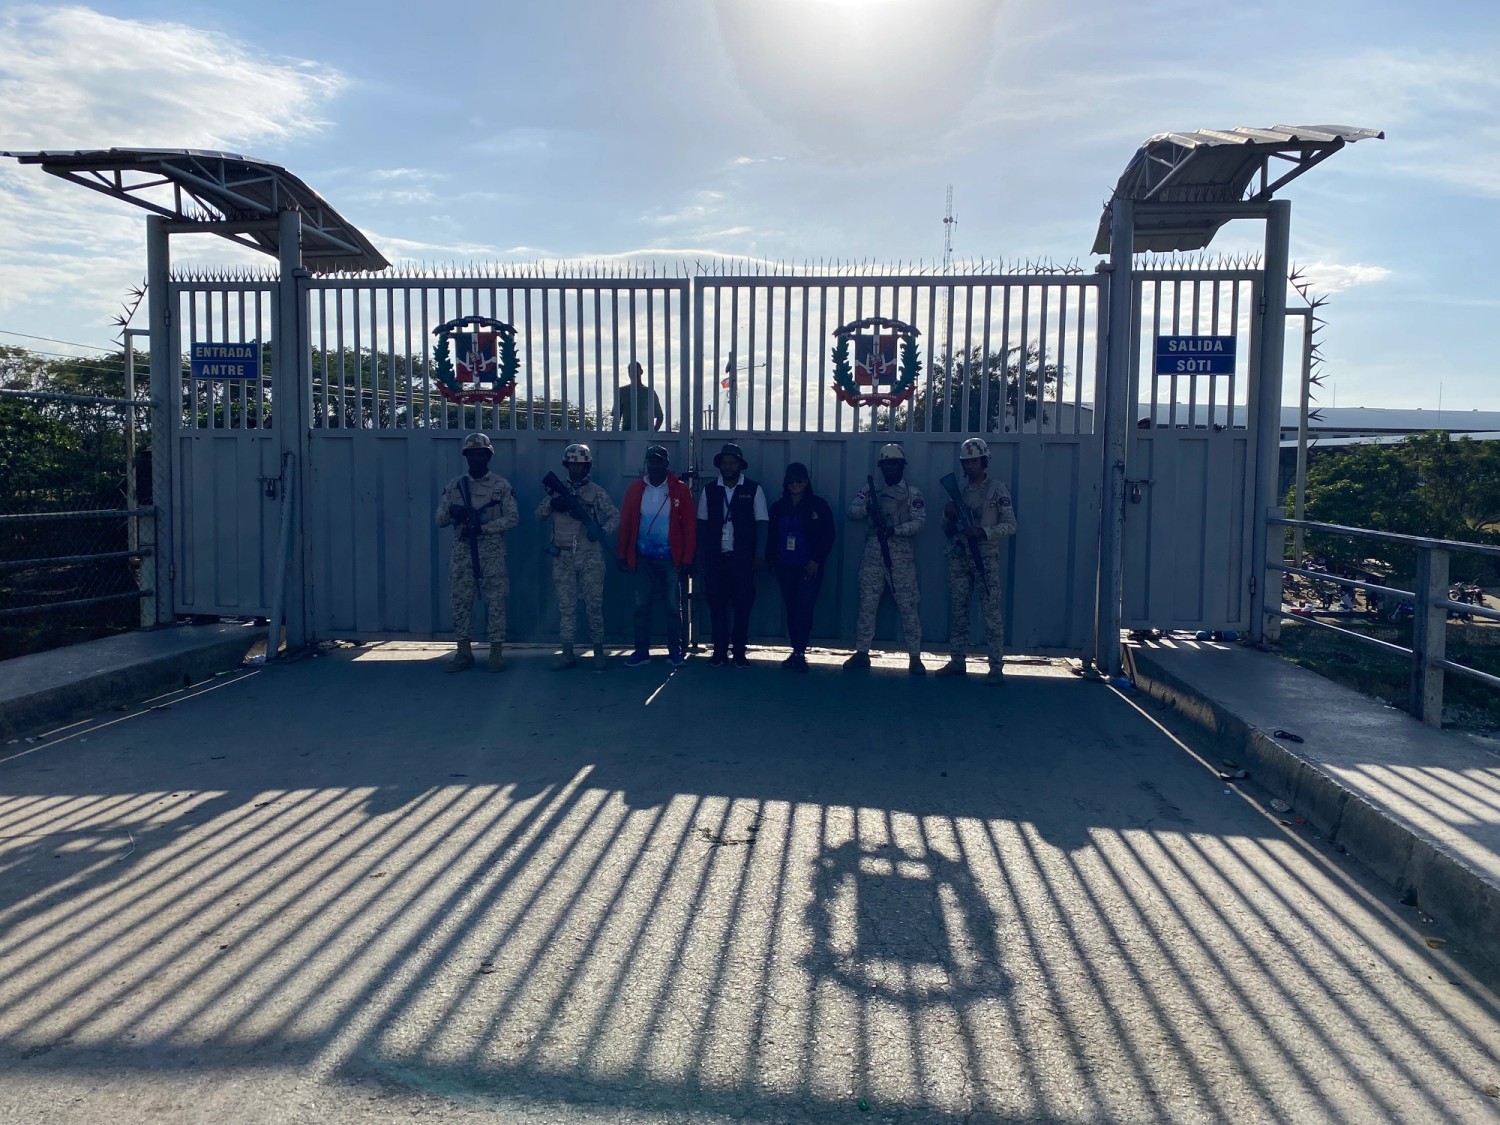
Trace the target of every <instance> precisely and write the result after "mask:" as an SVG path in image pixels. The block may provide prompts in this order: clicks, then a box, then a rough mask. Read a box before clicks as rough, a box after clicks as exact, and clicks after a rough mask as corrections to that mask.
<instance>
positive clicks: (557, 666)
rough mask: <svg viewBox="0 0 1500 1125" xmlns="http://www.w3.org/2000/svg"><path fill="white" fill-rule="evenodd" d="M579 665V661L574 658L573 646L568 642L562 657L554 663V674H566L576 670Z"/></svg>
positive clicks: (563, 649)
mask: <svg viewBox="0 0 1500 1125" xmlns="http://www.w3.org/2000/svg"><path fill="white" fill-rule="evenodd" d="M577 665H578V661H577V660H576V659H575V658H574V656H573V645H572V643H571V642H568V643H565V644H564V645H563V647H562V655H561V656H559V657H558V658H557V659H556V660H554V661H553V662H552V670H553V671H554V672H566V671H567V670H568V669H569V668H574V667H576V666H577Z"/></svg>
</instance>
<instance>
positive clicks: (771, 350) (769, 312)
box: [750, 281, 776, 430]
mask: <svg viewBox="0 0 1500 1125" xmlns="http://www.w3.org/2000/svg"><path fill="white" fill-rule="evenodd" d="M765 290H766V396H765V407H764V418H765V421H764V423H763V428H764V429H767V430H769V429H770V428H771V399H772V398H773V397H774V396H773V395H772V394H771V387H772V380H773V379H774V378H775V377H776V376H775V372H773V371H772V370H771V357H772V356H773V355H774V354H775V351H776V349H775V345H774V342H773V341H774V339H775V338H774V337H773V336H772V335H771V330H772V328H773V327H774V326H775V323H776V290H775V289H774V288H773V287H772V285H771V283H770V282H769V281H767V282H766V285H765ZM750 424H751V426H754V425H755V414H754V413H753V412H752V413H751V415H750Z"/></svg>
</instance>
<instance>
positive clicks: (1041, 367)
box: [1036, 284, 1056, 433]
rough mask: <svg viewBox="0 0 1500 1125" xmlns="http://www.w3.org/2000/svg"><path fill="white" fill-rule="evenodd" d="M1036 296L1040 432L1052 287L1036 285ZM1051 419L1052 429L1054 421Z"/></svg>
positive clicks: (1043, 426)
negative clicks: (1048, 315)
mask: <svg viewBox="0 0 1500 1125" xmlns="http://www.w3.org/2000/svg"><path fill="white" fill-rule="evenodd" d="M1038 289H1039V290H1040V292H1039V294H1038V296H1039V298H1040V300H1041V306H1042V307H1041V308H1040V309H1038V310H1037V323H1036V339H1037V345H1036V372H1037V374H1036V406H1037V409H1036V432H1037V433H1042V432H1043V431H1045V430H1046V429H1047V423H1048V421H1049V419H1048V418H1047V410H1046V406H1047V312H1048V308H1047V306H1048V304H1049V303H1050V302H1049V298H1050V297H1051V290H1052V287H1051V286H1050V285H1046V284H1043V285H1041V286H1038ZM1052 421H1053V423H1054V424H1053V429H1054V430H1055V429H1056V422H1055V420H1052Z"/></svg>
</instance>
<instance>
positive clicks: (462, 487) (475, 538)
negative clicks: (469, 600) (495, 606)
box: [458, 476, 484, 589]
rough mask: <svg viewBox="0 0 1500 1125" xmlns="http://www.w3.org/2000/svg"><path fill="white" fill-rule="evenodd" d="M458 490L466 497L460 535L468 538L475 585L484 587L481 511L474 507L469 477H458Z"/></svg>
mask: <svg viewBox="0 0 1500 1125" xmlns="http://www.w3.org/2000/svg"><path fill="white" fill-rule="evenodd" d="M458 491H459V492H460V493H461V494H462V495H463V498H464V510H463V516H462V518H461V519H460V520H459V521H458V525H459V532H458V534H459V537H460V538H462V539H466V540H468V543H469V563H470V564H471V565H472V566H473V567H474V585H475V586H477V587H479V588H481V589H483V587H484V578H483V576H482V575H481V573H480V569H479V536H480V527H481V526H482V525H481V524H480V522H479V513H478V512H477V511H475V509H474V499H473V497H472V496H471V495H470V493H469V478H468V477H467V476H462V477H459V478H458Z"/></svg>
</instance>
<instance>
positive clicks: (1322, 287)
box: [1296, 262, 1391, 297]
mask: <svg viewBox="0 0 1500 1125" xmlns="http://www.w3.org/2000/svg"><path fill="white" fill-rule="evenodd" d="M1296 268H1297V270H1298V271H1299V272H1300V273H1301V275H1302V279H1303V281H1305V282H1306V283H1307V287H1308V292H1309V293H1310V294H1312V295H1313V296H1315V297H1316V296H1319V295H1324V294H1328V293H1341V292H1343V291H1344V290H1345V289H1352V288H1353V287H1354V286H1356V285H1372V284H1374V283H1375V282H1378V281H1384V280H1385V279H1386V278H1388V277H1390V276H1391V271H1390V270H1388V269H1387V268H1386V267H1385V266H1372V265H1367V264H1365V263H1364V262H1348V263H1344V262H1307V263H1301V262H1299V263H1297V266H1296Z"/></svg>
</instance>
